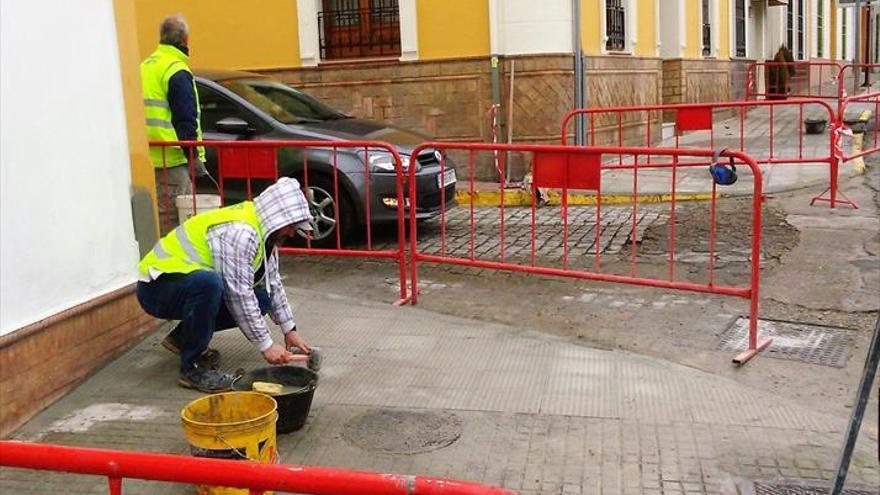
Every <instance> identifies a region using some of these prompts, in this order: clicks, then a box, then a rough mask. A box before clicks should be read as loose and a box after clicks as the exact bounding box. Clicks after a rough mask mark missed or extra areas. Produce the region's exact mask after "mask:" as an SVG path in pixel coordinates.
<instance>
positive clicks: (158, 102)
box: [141, 45, 205, 168]
mask: <svg viewBox="0 0 880 495" xmlns="http://www.w3.org/2000/svg"><path fill="white" fill-rule="evenodd" d="M187 60H189V56H187V55H186V54H185V53H183V52H182V51H180V50H179V49H177V48H175V47H173V46H171V45H159V47H158V48H156V51H155V52H153V54H152V55H150V56H149V57H147V59H146V60H144V61H143V62H141V84H142V87H143V93H144V110H145V111H146V115H147V138H148V139H149V140H150V141H177V140H178V138H177V132H176V131H175V130H174V125H173V124H172V123H171V107H170V106H169V105H168V81H169V80H170V79H171V76H173V75H174V74H177V73H178V72H180V71H182V70H185V71H187V72H189V73H190V74H192V71H190V69H189V65H187ZM193 92H194V93H195V98H196V138H197V139H198V140H199V141H201V140H202V124H201V120H202V109H201V107H200V105H199V92H198V90H197V89H196V82H195V79H194V80H193ZM197 149H198V153H197V156H198V159H199V160H201V161H202V162H204V161H205V148H204V147H202V146H199V147H198V148H197ZM163 150H164V151H163ZM194 158H195V156H194ZM150 160H151V161H152V162H153V166H154V167H156V168H162V167H163V165H164V166H166V167H177V166H180V165H184V164H186V163H187V162H188V161H189V160H188V157H187V154H186V153H184V151H183V149H181V148H180V147H179V146H150Z"/></svg>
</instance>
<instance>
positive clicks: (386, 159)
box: [360, 150, 418, 172]
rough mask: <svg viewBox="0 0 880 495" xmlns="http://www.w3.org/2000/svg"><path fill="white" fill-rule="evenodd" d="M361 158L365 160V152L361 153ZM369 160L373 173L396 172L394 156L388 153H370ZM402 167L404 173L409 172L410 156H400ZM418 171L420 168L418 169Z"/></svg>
mask: <svg viewBox="0 0 880 495" xmlns="http://www.w3.org/2000/svg"><path fill="white" fill-rule="evenodd" d="M360 153H361V157H362V158H363V155H364V152H363V151H361V152H360ZM367 160H369V165H370V170H371V171H373V172H394V171H395V163H394V155H392V154H391V153H388V152H387V151H372V150H371V151H370V152H369V153H368V154H367ZM400 160H401V162H402V163H401V165H402V167H403V171H404V172H406V171H407V170H409V155H400ZM416 170H418V168H416Z"/></svg>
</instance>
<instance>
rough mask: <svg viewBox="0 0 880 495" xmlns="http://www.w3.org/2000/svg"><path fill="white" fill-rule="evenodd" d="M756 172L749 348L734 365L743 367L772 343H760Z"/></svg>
mask: <svg viewBox="0 0 880 495" xmlns="http://www.w3.org/2000/svg"><path fill="white" fill-rule="evenodd" d="M753 170H754V171H755V172H754V173H755V179H754V180H755V194H754V196H753V198H752V225H753V231H752V253H751V262H752V266H751V270H752V271H751V277H750V280H749V348H748V349H746V350H745V351H743V352H741V353H739V354H737V355H736V356H735V357H734V358H733V362H734V364H737V365H742V364H745V363H746V361H748V360H749V359H752V358H753V357H755V356H756V355H758V353H759V352H761V351H763V350H764V349H766V348H767V346H768V345H770V343H771V342H772V340H771V339H764V340H762V341H760V342H758V301H759V297H760V285H761V229H762V227H763V226H762V224H761V222H762V220H761V218H762V214H761V213H762V210H761V208H762V207H763V204H762V201H761V197H762V196H763V193H762V190H761V189H762V187H763V186H762V184H763V179H762V177H761V171H760V169H758V168H754V169H753Z"/></svg>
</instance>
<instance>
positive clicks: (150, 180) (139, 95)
mask: <svg viewBox="0 0 880 495" xmlns="http://www.w3.org/2000/svg"><path fill="white" fill-rule="evenodd" d="M113 11H114V15H115V18H116V39H117V43H118V45H119V70H120V73H121V74H120V75H121V77H122V97H123V102H124V104H125V123H126V130H127V135H128V156H129V166H130V168H131V184H132V188H133V189H138V190H141V191H142V192H143V193H144V194H147V195H148V196H149V198H150V200H151V202H152V204H155V202H156V180H155V177H154V173H153V164H152V163H150V152H149V146H148V145H147V132H146V128H145V125H144V122H145V120H146V117H145V116H144V102H143V92H142V90H141V73H140V60H139V58H138V39H137V35H136V31H135V26H136V24H137V23H136V17H135V8H134V0H113ZM135 214H136V215H137V214H138V212H135ZM149 215H150V216H151V217H152V218H151V219H148V220H149V221H148V224H151V225H153V226H156V228H155V231H154V232H153V233H154V234H155V235H158V232H159V231H158V227H157V226H158V217H157V214H156V211H155V209H150V211H149Z"/></svg>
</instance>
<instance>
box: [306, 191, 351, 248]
mask: <svg viewBox="0 0 880 495" xmlns="http://www.w3.org/2000/svg"><path fill="white" fill-rule="evenodd" d="M306 200H307V201H308V203H309V211H310V212H311V214H312V222H311V225H312V231H311V232H310V238H311V245H312V246H313V247H318V248H328V247H336V232H337V230H338V231H339V236H340V240H341V241H342V242H343V243H344V242H345V241H346V240H347V239H348V238H349V236H350V235H351V233H352V231H353V230H354V222H353V220H352V213H351V211H352V209H351V204H350V200H349V199H348V195H347V194H346V192H345V191H344V190H343V189H342V187H341V186H340V188H339V201H336V200H335V199H334V197H333V182H332V181H331V180H329V179H326V178H324V177H314V178H311V180H309V187H308V191H307V192H306ZM337 208H339V214H338V216H337V214H336V209H337ZM337 218H338V222H337ZM301 241H302V242H297V244H303V245H304V244H305V238H302V239H301Z"/></svg>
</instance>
